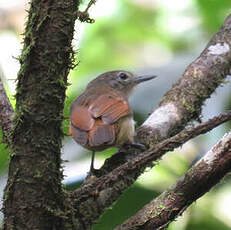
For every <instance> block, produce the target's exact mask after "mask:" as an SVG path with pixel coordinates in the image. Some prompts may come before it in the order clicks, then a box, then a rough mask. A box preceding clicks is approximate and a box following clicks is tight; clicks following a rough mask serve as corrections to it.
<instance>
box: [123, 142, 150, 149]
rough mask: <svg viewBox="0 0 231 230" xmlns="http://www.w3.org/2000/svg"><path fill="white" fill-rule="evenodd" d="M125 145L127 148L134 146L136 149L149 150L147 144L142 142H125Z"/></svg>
mask: <svg viewBox="0 0 231 230" xmlns="http://www.w3.org/2000/svg"><path fill="white" fill-rule="evenodd" d="M123 147H124V148H125V149H130V148H131V147H133V148H136V149H139V150H142V151H145V150H147V148H146V146H145V145H143V144H141V143H136V142H131V143H125V144H124V145H123Z"/></svg>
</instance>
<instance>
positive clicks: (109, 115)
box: [89, 94, 132, 124]
mask: <svg viewBox="0 0 231 230" xmlns="http://www.w3.org/2000/svg"><path fill="white" fill-rule="evenodd" d="M89 111H90V113H91V114H92V116H93V117H95V118H99V117H101V119H102V121H103V123H106V124H113V123H114V122H116V121H117V120H119V119H120V118H121V117H124V116H127V115H130V114H132V112H131V109H130V106H129V104H128V102H127V100H125V99H124V98H121V97H118V96H114V95H110V94H105V95H101V96H99V97H98V98H97V99H96V100H95V101H94V102H93V103H91V105H90V106H89Z"/></svg>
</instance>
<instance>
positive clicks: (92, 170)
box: [90, 151, 95, 174]
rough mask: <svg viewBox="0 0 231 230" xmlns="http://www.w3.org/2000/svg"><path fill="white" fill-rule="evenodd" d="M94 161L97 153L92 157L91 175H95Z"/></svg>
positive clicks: (93, 153)
mask: <svg viewBox="0 0 231 230" xmlns="http://www.w3.org/2000/svg"><path fill="white" fill-rule="evenodd" d="M94 160H95V151H92V155H91V166H90V174H93V173H94V170H95V169H94Z"/></svg>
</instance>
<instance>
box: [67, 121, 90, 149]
mask: <svg viewBox="0 0 231 230" xmlns="http://www.w3.org/2000/svg"><path fill="white" fill-rule="evenodd" d="M69 133H70V135H71V136H72V137H73V138H74V139H75V141H76V142H77V143H79V144H80V145H83V146H84V145H86V144H87V141H88V133H87V132H86V131H83V130H81V129H78V128H76V127H74V126H73V125H70V128H69Z"/></svg>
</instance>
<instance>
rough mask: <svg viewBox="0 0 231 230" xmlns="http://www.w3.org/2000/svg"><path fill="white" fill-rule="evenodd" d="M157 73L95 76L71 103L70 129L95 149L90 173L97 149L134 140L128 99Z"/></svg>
mask: <svg viewBox="0 0 231 230" xmlns="http://www.w3.org/2000/svg"><path fill="white" fill-rule="evenodd" d="M155 77H156V76H151V75H144V76H136V75H134V74H132V73H131V72H128V71H122V70H116V71H110V72H106V73H103V74H101V75H99V76H98V77H96V78H95V79H94V80H92V81H91V82H90V83H89V84H88V85H87V88H86V90H85V91H84V92H83V93H82V94H81V95H79V96H78V97H77V98H76V99H75V100H74V101H73V103H72V105H71V107H70V128H69V133H70V135H71V136H72V137H73V138H74V140H75V141H76V142H77V143H78V144H80V145H82V146H83V147H84V148H86V149H89V150H91V151H92V158H91V166H90V174H91V173H93V171H94V157H95V152H96V151H102V150H104V149H107V148H109V147H111V146H116V147H119V146H121V145H123V144H131V145H135V146H136V145H137V146H138V145H139V144H137V143H134V135H135V128H134V127H135V122H134V120H133V113H132V110H131V107H130V105H129V102H128V97H129V96H130V94H131V92H132V89H133V88H134V87H135V86H136V85H137V84H139V83H141V82H144V81H148V80H151V79H153V78H155Z"/></svg>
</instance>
